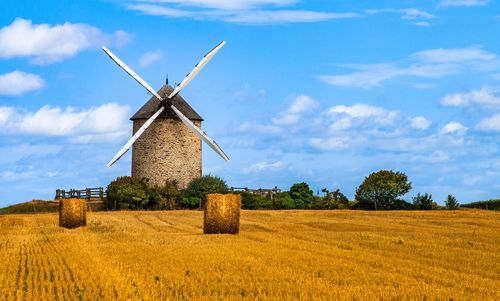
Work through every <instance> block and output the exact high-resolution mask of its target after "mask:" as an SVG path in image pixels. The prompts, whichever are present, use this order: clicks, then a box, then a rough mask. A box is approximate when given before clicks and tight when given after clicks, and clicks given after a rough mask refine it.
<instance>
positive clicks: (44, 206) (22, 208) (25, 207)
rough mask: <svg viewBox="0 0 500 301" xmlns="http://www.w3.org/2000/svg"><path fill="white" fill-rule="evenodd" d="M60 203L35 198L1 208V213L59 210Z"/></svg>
mask: <svg viewBox="0 0 500 301" xmlns="http://www.w3.org/2000/svg"><path fill="white" fill-rule="evenodd" d="M58 204H59V203H58V202H57V201H41V200H33V201H30V202H25V203H19V204H15V205H12V206H8V207H5V208H0V215H1V214H29V213H45V212H57V211H58V210H59V205H58Z"/></svg>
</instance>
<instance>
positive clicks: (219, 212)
mask: <svg viewBox="0 0 500 301" xmlns="http://www.w3.org/2000/svg"><path fill="white" fill-rule="evenodd" d="M240 208H241V195H239V194H218V193H213V194H208V195H207V201H206V202H205V217H204V221H203V233H205V234H238V233H239V232H240Z"/></svg>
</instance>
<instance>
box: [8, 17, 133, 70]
mask: <svg viewBox="0 0 500 301" xmlns="http://www.w3.org/2000/svg"><path fill="white" fill-rule="evenodd" d="M20 37H22V38H20ZM128 39H129V36H128V34H127V33H125V32H124V31H117V32H115V33H114V34H106V33H103V32H102V31H101V30H100V29H98V28H96V27H93V26H90V25H87V24H74V23H69V22H66V23H64V24H61V25H50V24H32V22H31V20H25V19H21V18H18V19H15V20H14V21H13V22H12V24H10V25H7V26H5V27H3V28H1V29H0V58H14V57H28V58H30V59H31V62H32V63H34V64H50V63H55V62H58V61H61V60H63V59H66V58H69V57H72V56H75V55H76V54H77V53H79V52H80V51H83V50H86V49H93V48H99V47H100V46H102V45H104V44H107V45H110V44H112V45H121V44H123V43H126V42H127V41H128Z"/></svg>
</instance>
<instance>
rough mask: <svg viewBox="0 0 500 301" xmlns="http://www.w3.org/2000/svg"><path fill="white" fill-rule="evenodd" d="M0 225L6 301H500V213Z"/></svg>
mask: <svg viewBox="0 0 500 301" xmlns="http://www.w3.org/2000/svg"><path fill="white" fill-rule="evenodd" d="M202 221H203V212H201V211H156V212H138V211H123V212H97V213H95V212H92V213H89V215H88V225H87V227H85V228H80V229H76V230H66V229H62V228H59V227H58V226H57V214H40V215H2V216H0V252H1V254H2V260H1V261H0V270H1V271H3V272H2V273H0V296H4V298H5V299H6V300H15V299H18V300H54V299H58V300H167V299H168V300H172V299H177V300H178V299H183V300H207V299H211V300H213V299H216V300H219V299H222V298H224V299H232V300H241V299H247V300H256V299H259V300H262V299H266V300H268V299H274V300H291V299H302V300H380V299H384V300H451V299H453V300H500V290H499V287H500V276H499V275H500V266H499V265H498V262H500V252H499V250H500V212H496V211H486V210H458V211H428V212H423V211H392V212H367V211H344V210H335V211H295V210H293V211H247V210H243V211H242V219H241V233H240V234H239V235H203V234H202Z"/></svg>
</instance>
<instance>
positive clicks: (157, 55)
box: [139, 50, 163, 67]
mask: <svg viewBox="0 0 500 301" xmlns="http://www.w3.org/2000/svg"><path fill="white" fill-rule="evenodd" d="M162 58H163V52H162V51H160V50H156V51H148V52H146V53H144V54H143V55H142V56H141V58H140V59H139V67H146V66H149V65H151V64H154V63H156V62H158V61H160V60H161V59H162Z"/></svg>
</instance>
